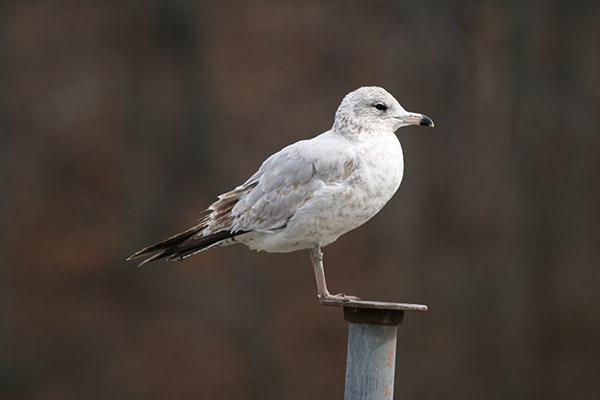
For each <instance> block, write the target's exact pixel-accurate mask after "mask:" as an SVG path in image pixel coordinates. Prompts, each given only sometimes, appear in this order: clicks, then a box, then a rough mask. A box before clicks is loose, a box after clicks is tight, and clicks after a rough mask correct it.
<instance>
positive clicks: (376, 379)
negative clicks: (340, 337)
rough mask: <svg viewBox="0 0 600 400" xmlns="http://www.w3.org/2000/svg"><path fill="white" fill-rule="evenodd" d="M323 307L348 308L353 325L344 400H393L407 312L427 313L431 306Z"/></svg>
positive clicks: (364, 304)
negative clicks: (399, 335)
mask: <svg viewBox="0 0 600 400" xmlns="http://www.w3.org/2000/svg"><path fill="white" fill-rule="evenodd" d="M323 304H326V305H338V306H342V307H344V319H345V320H346V321H348V322H350V324H349V327H348V352H347V357H346V387H345V392H344V400H392V398H393V396H394V373H395V369H396V340H397V333H398V325H400V324H401V323H402V320H403V318H404V312H405V311H427V306H425V305H422V304H408V303H384V302H377V301H362V300H351V301H348V302H329V303H328V304H327V303H325V302H324V303H323Z"/></svg>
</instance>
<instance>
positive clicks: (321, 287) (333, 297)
mask: <svg viewBox="0 0 600 400" xmlns="http://www.w3.org/2000/svg"><path fill="white" fill-rule="evenodd" d="M310 260H311V261H312V265H313V268H314V270H315V278H316V279H317V297H318V298H319V301H320V302H321V304H322V303H323V302H324V301H344V302H347V301H352V300H355V301H356V300H360V298H358V297H356V296H348V295H346V294H344V293H338V294H331V293H329V290H327V282H326V281H325V270H324V269H323V252H322V251H321V245H319V244H315V246H314V247H313V249H312V251H311V252H310Z"/></svg>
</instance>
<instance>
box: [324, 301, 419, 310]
mask: <svg viewBox="0 0 600 400" xmlns="http://www.w3.org/2000/svg"><path fill="white" fill-rule="evenodd" d="M321 304H323V305H324V306H337V307H349V308H371V309H377V310H396V311H421V312H423V311H427V306H426V305H425V304H412V303H388V302H385V301H370V300H323V301H321Z"/></svg>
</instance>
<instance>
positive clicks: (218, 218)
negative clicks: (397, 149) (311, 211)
mask: <svg viewBox="0 0 600 400" xmlns="http://www.w3.org/2000/svg"><path fill="white" fill-rule="evenodd" d="M358 163H359V159H358V157H357V154H356V153H355V151H354V150H353V149H352V147H351V146H350V145H348V144H345V143H344V142H340V140H339V139H337V140H336V139H334V138H331V137H329V136H328V135H327V134H323V135H320V136H317V137H316V138H314V139H311V140H303V141H300V142H296V143H294V144H292V145H290V146H288V147H286V148H284V149H283V150H281V151H280V152H278V153H275V154H273V155H272V156H271V157H269V158H268V159H267V160H266V161H265V162H264V163H263V164H262V166H261V167H260V168H259V170H258V171H257V172H256V173H255V174H254V175H253V176H252V177H250V179H248V180H247V181H246V182H245V183H244V184H243V185H241V186H238V187H237V188H236V189H234V190H232V191H231V192H228V193H225V194H223V195H221V196H219V200H218V201H216V202H215V203H213V204H212V205H211V206H210V207H209V210H210V211H212V214H211V216H210V217H209V219H210V220H211V221H210V222H209V230H210V231H212V232H215V231H219V230H223V229H226V230H228V231H230V232H248V231H259V232H271V231H275V230H278V229H281V228H283V227H284V226H285V225H286V224H287V222H288V220H289V219H290V218H291V217H292V216H293V215H294V214H295V213H296V211H297V210H298V208H299V207H301V206H302V205H303V204H304V203H306V202H307V201H308V200H309V199H311V198H312V197H313V196H314V195H315V194H316V193H317V192H318V191H319V189H321V188H322V187H323V186H326V185H330V184H334V183H339V182H343V181H344V180H345V179H347V178H348V177H349V176H350V175H351V174H352V173H353V172H354V171H355V170H356V168H357V167H358Z"/></svg>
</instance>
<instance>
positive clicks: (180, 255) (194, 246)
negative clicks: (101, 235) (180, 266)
mask: <svg viewBox="0 0 600 400" xmlns="http://www.w3.org/2000/svg"><path fill="white" fill-rule="evenodd" d="M205 228H206V226H205V225H200V226H196V227H193V228H191V229H188V230H187V231H185V232H181V233H179V234H177V235H175V236H172V237H170V238H168V239H166V240H163V241H162V242H158V243H156V244H153V245H151V246H148V247H146V248H144V249H142V250H140V251H138V252H137V253H135V254H133V255H132V256H130V257H129V258H127V261H129V260H133V259H134V258H138V257H145V256H150V257H149V258H147V259H145V260H144V261H142V262H141V263H140V265H139V266H140V267H141V266H142V265H144V264H147V263H149V262H152V261H156V260H160V259H162V258H165V259H167V260H177V261H181V260H183V259H184V258H186V257H189V256H191V255H192V254H196V253H198V252H201V251H203V250H206V249H208V248H210V247H213V246H216V245H218V244H219V243H220V242H222V241H223V240H226V239H229V238H232V237H234V236H237V235H241V234H242V233H245V232H230V231H228V230H223V231H219V232H215V233H210V234H208V235H206V236H202V235H198V233H200V232H202V230H203V229H205Z"/></svg>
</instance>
